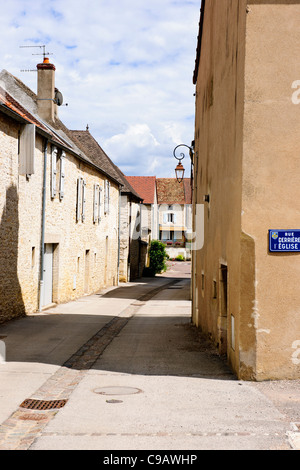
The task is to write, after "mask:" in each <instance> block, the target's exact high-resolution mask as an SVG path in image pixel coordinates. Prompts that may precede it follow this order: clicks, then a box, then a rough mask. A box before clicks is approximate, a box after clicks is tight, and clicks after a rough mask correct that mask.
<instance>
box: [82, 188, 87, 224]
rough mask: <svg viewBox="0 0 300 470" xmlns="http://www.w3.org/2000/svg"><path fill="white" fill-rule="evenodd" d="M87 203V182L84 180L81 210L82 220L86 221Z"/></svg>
mask: <svg viewBox="0 0 300 470" xmlns="http://www.w3.org/2000/svg"><path fill="white" fill-rule="evenodd" d="M85 202H86V181H85V180H82V208H81V220H82V222H84V221H85Z"/></svg>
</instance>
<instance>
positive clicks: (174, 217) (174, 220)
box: [173, 213, 177, 224]
mask: <svg viewBox="0 0 300 470" xmlns="http://www.w3.org/2000/svg"><path fill="white" fill-rule="evenodd" d="M176 221H177V214H176V213H174V214H173V222H174V224H176Z"/></svg>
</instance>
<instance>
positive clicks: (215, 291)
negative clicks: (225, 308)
mask: <svg viewBox="0 0 300 470" xmlns="http://www.w3.org/2000/svg"><path fill="white" fill-rule="evenodd" d="M216 298H217V281H213V299H216Z"/></svg>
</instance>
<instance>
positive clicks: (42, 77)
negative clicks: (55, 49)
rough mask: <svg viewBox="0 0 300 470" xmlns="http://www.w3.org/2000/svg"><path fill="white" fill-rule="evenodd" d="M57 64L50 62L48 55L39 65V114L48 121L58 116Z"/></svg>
mask: <svg viewBox="0 0 300 470" xmlns="http://www.w3.org/2000/svg"><path fill="white" fill-rule="evenodd" d="M55 70H56V69H55V66H54V65H53V64H50V62H49V59H48V58H47V57H45V58H44V62H43V63H42V64H38V65H37V71H38V83H37V99H38V102H37V103H38V104H37V106H38V114H39V116H40V117H41V118H42V119H44V120H45V121H48V122H53V121H54V118H55V117H56V116H57V105H56V103H55V102H54V100H55Z"/></svg>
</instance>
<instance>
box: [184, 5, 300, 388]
mask: <svg viewBox="0 0 300 470" xmlns="http://www.w3.org/2000/svg"><path fill="white" fill-rule="evenodd" d="M201 9H202V13H201V18H200V28H199V36H198V46H197V55H196V64H195V71H194V84H195V85H196V122H195V155H194V161H193V166H194V189H193V200H194V204H195V205H194V215H195V211H196V208H197V205H203V204H204V205H205V211H204V212H205V220H204V223H205V236H204V246H203V248H202V249H201V250H197V251H194V252H193V322H194V323H195V324H196V325H198V326H199V327H200V328H201V329H202V330H203V331H204V332H206V333H207V334H209V335H210V336H211V337H212V339H213V340H214V341H215V343H216V344H218V346H219V351H220V353H221V354H225V355H227V358H228V361H229V364H230V365H231V367H232V369H233V371H234V372H235V373H236V375H237V376H238V377H239V378H241V379H245V380H257V381H261V380H269V379H296V378H299V377H300V289H299V275H300V258H299V256H300V255H299V247H300V244H299V241H300V238H299V232H297V229H300V202H299V201H300V190H299V176H300V170H299V168H300V167H299V155H300V141H299V138H298V132H297V130H298V128H297V125H298V123H299V119H300V108H299V106H297V104H298V103H299V99H298V98H299V84H300V81H299V79H300V67H299V60H298V57H299V55H300V1H290V0H280V1H278V0H277V1H276V0H255V1H254V0H247V1H246V0H239V1H235V0H218V1H217V2H216V1H215V0H202V6H201ZM281 230H282V232H281ZM272 237H273V238H272ZM277 239H278V240H279V243H277V241H276V240H277ZM275 242H276V243H275ZM274 247H275V248H276V247H277V250H275V251H274Z"/></svg>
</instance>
